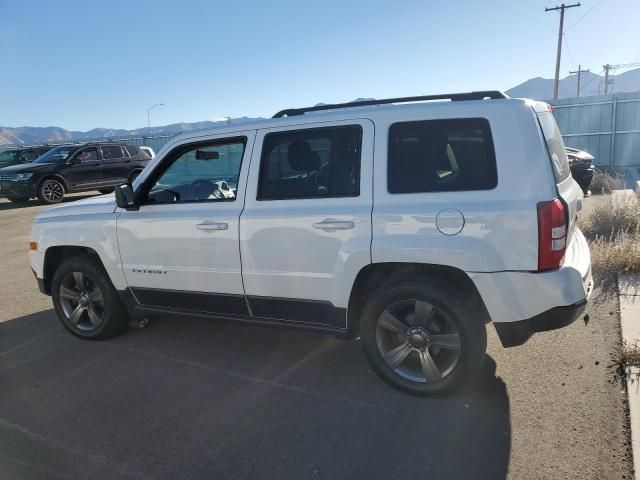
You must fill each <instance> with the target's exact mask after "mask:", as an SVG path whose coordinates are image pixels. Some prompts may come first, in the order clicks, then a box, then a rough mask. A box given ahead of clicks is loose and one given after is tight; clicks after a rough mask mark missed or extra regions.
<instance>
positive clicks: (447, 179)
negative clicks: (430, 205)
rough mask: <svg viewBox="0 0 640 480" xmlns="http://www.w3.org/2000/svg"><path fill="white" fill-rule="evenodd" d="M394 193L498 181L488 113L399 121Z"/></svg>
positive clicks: (484, 186)
mask: <svg viewBox="0 0 640 480" xmlns="http://www.w3.org/2000/svg"><path fill="white" fill-rule="evenodd" d="M387 173H388V176H387V178H388V179H387V187H388V190H389V193H418V192H450V191H457V190H490V189H492V188H495V186H496V185H497V184H498V176H497V173H496V156H495V153H494V149H493V140H492V138H491V129H490V128H489V122H488V121H487V120H486V119H483V118H465V119H450V120H425V121H419V122H404V123H394V124H393V125H391V128H390V129H389V155H388V165H387Z"/></svg>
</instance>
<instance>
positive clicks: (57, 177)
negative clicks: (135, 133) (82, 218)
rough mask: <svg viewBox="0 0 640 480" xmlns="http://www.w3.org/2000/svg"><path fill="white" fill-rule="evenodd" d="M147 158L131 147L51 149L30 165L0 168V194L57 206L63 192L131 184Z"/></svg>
mask: <svg viewBox="0 0 640 480" xmlns="http://www.w3.org/2000/svg"><path fill="white" fill-rule="evenodd" d="M149 160H151V158H150V157H149V156H148V155H147V154H146V153H144V152H143V151H142V150H140V149H139V148H138V147H137V146H135V145H123V144H118V143H108V144H102V143H86V144H82V145H62V146H59V147H55V148H52V149H51V150H49V151H48V152H47V153H46V154H44V155H42V156H41V157H39V158H38V159H36V160H35V161H34V162H32V163H28V164H22V165H14V166H12V167H6V168H0V195H3V196H6V197H7V198H8V199H9V200H11V201H12V202H26V201H27V200H29V199H30V198H32V197H38V198H39V199H40V200H42V201H43V202H45V203H59V202H61V201H62V199H63V198H64V194H65V193H70V192H86V191H90V190H99V191H100V192H101V193H110V192H111V191H113V187H115V186H116V185H119V184H121V183H124V182H127V181H129V182H131V181H133V179H134V178H135V177H136V176H137V175H138V174H139V173H140V172H141V171H142V169H143V168H144V167H145V165H146V164H147V163H148V162H149Z"/></svg>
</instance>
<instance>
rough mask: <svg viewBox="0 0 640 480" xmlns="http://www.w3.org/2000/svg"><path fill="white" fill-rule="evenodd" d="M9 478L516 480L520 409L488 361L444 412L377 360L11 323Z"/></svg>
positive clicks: (203, 334)
mask: <svg viewBox="0 0 640 480" xmlns="http://www.w3.org/2000/svg"><path fill="white" fill-rule="evenodd" d="M0 383H1V384H2V391H1V392H2V393H0V470H1V471H3V472H5V473H8V477H7V478H14V477H17V478H27V477H28V478H50V477H54V478H55V477H58V476H60V477H62V478H78V477H80V478H109V479H115V478H167V479H175V478H234V479H240V478H277V479H288V478H291V479H302V478H318V479H321V478H339V479H345V478H349V479H357V478H363V479H377V478H380V479H385V480H386V479H392V478H434V479H444V478H452V479H453V478H455V479H459V478H474V479H501V478H505V477H506V474H507V470H508V465H509V455H510V445H511V426H510V418H509V399H508V396H507V392H506V388H505V385H504V383H503V382H502V380H501V379H500V378H496V377H495V363H494V361H493V359H491V358H490V357H488V358H487V361H486V363H485V368H484V369H483V371H482V374H481V378H479V379H478V382H477V383H476V384H475V385H474V386H473V387H471V388H469V389H467V391H465V392H463V393H460V394H457V395H454V396H452V397H448V398H444V399H423V398H416V397H412V396H408V395H406V394H403V393H401V392H399V391H396V390H394V389H392V388H391V387H389V386H387V385H386V384H385V383H383V382H382V381H381V380H380V379H379V378H378V377H377V376H376V375H375V374H374V373H373V372H372V371H371V370H370V369H369V366H368V364H367V363H366V360H365V359H364V355H363V354H362V352H361V346H360V345H359V344H358V343H355V342H343V341H338V340H334V339H333V338H330V337H326V336H321V335H317V334H312V333H306V332H298V331H288V330H281V329H275V328H266V327H251V326H245V325H237V324H233V323H225V322H216V321H206V320H195V319H188V318H171V319H170V318H163V319H157V320H155V321H154V322H152V324H151V325H150V326H149V327H147V328H146V329H144V330H142V331H130V332H129V333H127V334H125V335H123V336H121V337H118V338H116V339H113V340H110V341H106V342H90V341H82V340H79V339H76V338H75V337H73V336H71V335H70V334H68V333H67V332H66V331H65V330H64V329H63V328H62V327H61V326H59V324H58V322H57V320H56V319H55V315H54V314H53V312H52V311H46V312H40V313H38V314H34V315H29V316H25V317H22V318H17V319H15V320H12V321H8V322H5V323H0Z"/></svg>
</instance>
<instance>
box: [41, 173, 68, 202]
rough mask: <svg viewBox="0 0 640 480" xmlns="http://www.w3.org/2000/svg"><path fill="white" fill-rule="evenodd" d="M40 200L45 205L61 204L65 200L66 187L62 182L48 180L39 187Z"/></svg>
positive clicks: (53, 179)
mask: <svg viewBox="0 0 640 480" xmlns="http://www.w3.org/2000/svg"><path fill="white" fill-rule="evenodd" d="M38 198H39V199H40V200H41V201H43V202H44V203H50V204H54V203H60V202H61V201H62V200H63V199H64V185H63V184H62V182H61V181H60V180H56V179H55V178H47V179H45V180H44V181H42V182H41V183H40V186H39V187H38Z"/></svg>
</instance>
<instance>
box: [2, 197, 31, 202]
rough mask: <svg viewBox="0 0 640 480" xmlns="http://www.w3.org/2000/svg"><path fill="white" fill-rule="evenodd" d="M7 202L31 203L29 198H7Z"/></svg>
mask: <svg viewBox="0 0 640 480" xmlns="http://www.w3.org/2000/svg"><path fill="white" fill-rule="evenodd" d="M7 200H9V201H10V202H12V203H27V202H28V201H29V197H25V198H17V197H7Z"/></svg>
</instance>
